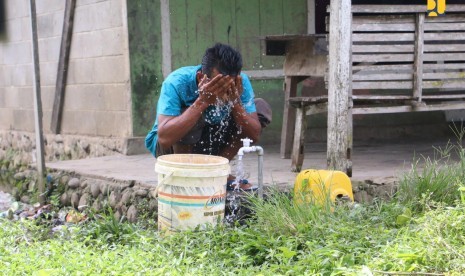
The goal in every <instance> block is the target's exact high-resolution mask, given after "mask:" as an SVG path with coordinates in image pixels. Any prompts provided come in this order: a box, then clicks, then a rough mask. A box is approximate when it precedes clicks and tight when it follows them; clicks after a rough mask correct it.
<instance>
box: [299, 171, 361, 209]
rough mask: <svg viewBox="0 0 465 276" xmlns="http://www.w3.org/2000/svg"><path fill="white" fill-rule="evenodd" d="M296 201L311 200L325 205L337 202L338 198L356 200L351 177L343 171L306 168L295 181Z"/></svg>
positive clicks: (310, 201)
mask: <svg viewBox="0 0 465 276" xmlns="http://www.w3.org/2000/svg"><path fill="white" fill-rule="evenodd" d="M294 195H295V197H294V198H295V200H296V202H302V201H305V202H309V203H315V204H319V205H323V204H325V203H326V202H328V200H327V199H328V198H329V200H330V202H333V203H335V202H336V200H337V199H349V200H350V201H352V202H353V201H354V194H353V192H352V184H351V182H350V178H349V177H348V176H347V175H346V174H345V173H343V172H341V171H330V170H304V171H301V172H300V173H299V174H298V175H297V177H296V179H295V183H294Z"/></svg>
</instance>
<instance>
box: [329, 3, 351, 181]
mask: <svg viewBox="0 0 465 276" xmlns="http://www.w3.org/2000/svg"><path fill="white" fill-rule="evenodd" d="M351 25H352V11H351V0H331V6H330V24H329V71H328V138H327V139H328V149H327V166H328V169H335V170H341V171H343V172H346V173H347V174H348V175H349V176H351V175H352V162H351V160H350V159H351V153H352V104H351V103H352V85H351V77H352V74H351V70H352V64H351V63H352V59H351V31H352V30H351Z"/></svg>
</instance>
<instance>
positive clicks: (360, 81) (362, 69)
mask: <svg viewBox="0 0 465 276" xmlns="http://www.w3.org/2000/svg"><path fill="white" fill-rule="evenodd" d="M333 2H337V1H333ZM342 2H346V1H342ZM349 3H350V1H349ZM331 5H333V3H331ZM336 5H338V6H339V7H338V8H341V6H340V5H343V4H340V3H339V4H336ZM425 9H426V7H425V5H402V6H396V5H389V6H385V5H353V6H352V9H351V16H350V18H347V17H346V18H347V20H349V22H350V21H351V24H350V32H349V33H350V38H349V39H350V44H349V45H350V47H349V48H350V52H349V55H350V61H349V66H350V67H349V70H348V71H349V76H348V78H349V80H350V82H349V87H348V89H347V90H345V91H344V88H341V89H340V91H339V90H338V89H339V88H338V87H337V86H338V85H339V83H338V81H339V80H338V79H337V78H338V76H337V74H338V69H336V68H334V66H336V67H338V68H341V66H342V67H343V66H344V64H342V63H343V60H342V61H338V60H337V59H338V58H335V59H333V62H332V63H331V54H332V53H331V43H332V42H333V41H331V31H332V30H333V29H332V28H331V27H332V26H330V28H329V29H330V41H329V49H330V50H329V55H330V57H329V59H330V63H329V65H328V68H329V74H331V72H332V73H333V78H332V79H331V76H330V77H329V81H330V82H331V81H332V83H328V85H333V87H332V91H334V92H331V91H330V94H329V95H328V96H329V97H293V98H290V99H289V104H290V105H291V106H293V107H295V108H296V121H295V132H294V142H293V147H292V154H291V158H292V164H291V170H293V171H300V169H301V167H302V163H303V158H304V138H305V129H306V115H312V114H316V113H322V112H328V167H331V166H333V167H334V164H335V162H334V160H331V159H334V156H336V157H337V158H342V159H344V158H345V159H346V160H343V161H344V162H342V163H339V165H338V166H337V165H336V166H335V167H336V169H340V170H343V171H346V173H348V174H349V175H351V174H352V162H351V155H352V131H353V130H352V115H353V114H376V113H398V112H417V111H434V110H454V109H465V5H448V6H447V11H446V15H445V16H442V17H425V11H426V10H425ZM329 10H330V17H331V16H332V14H333V12H334V10H332V9H329ZM339 12H341V11H340V10H339ZM337 15H338V16H340V15H339V14H337ZM334 22H339V21H337V20H331V19H330V24H333V23H334ZM339 24H340V23H339ZM334 27H335V28H338V30H341V28H340V27H341V26H334ZM334 36H336V38H337V34H335V35H334ZM333 38H334V37H333ZM335 43H338V45H339V46H338V47H342V46H341V43H340V42H338V41H336V42H335ZM338 51H340V50H338ZM335 55H336V54H335ZM338 62H340V63H338ZM335 86H336V87H335ZM341 86H343V85H341ZM330 90H331V89H330ZM362 90H363V91H366V90H369V91H370V93H369V94H368V95H367V94H363V93H360V91H362ZM331 93H333V94H331ZM342 93H346V95H344V96H341V94H342ZM331 97H333V98H331ZM338 97H339V98H338ZM341 97H342V98H341ZM334 113H337V114H336V115H335V114H334ZM334 116H339V117H338V119H339V121H337V120H336V121H337V122H334V120H335V118H334ZM341 118H342V120H341ZM331 120H333V123H331ZM331 124H332V125H331ZM341 125H342V129H343V130H344V131H345V130H346V132H345V133H343V134H342V135H343V137H342V138H341V137H338V138H337V139H339V140H338V141H330V140H331V139H333V138H334V137H335V136H337V135H339V133H338V130H337V129H336V127H334V126H338V127H339V126H341ZM330 128H333V129H330ZM333 140H334V139H333ZM341 141H342V142H341ZM337 143H339V144H340V143H346V145H343V147H342V150H341V148H337V149H334V148H330V147H332V146H333V147H337V146H334V145H335V144H337ZM331 153H332V156H330V155H331ZM334 153H336V154H334ZM341 164H342V165H341ZM341 166H342V168H341Z"/></svg>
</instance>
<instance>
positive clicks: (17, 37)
mask: <svg viewBox="0 0 465 276" xmlns="http://www.w3.org/2000/svg"><path fill="white" fill-rule="evenodd" d="M5 2H6V3H5V8H6V14H5V15H6V37H5V38H3V39H2V40H0V130H13V131H34V112H33V88H32V72H33V66H32V49H31V47H32V46H31V45H32V44H31V25H30V12H29V0H14V1H13V0H7V1H5ZM36 5H37V24H38V37H39V56H40V70H41V73H40V78H41V88H42V106H43V111H44V117H43V125H44V131H45V133H50V131H49V129H50V122H51V115H52V107H53V101H54V94H55V83H56V77H57V75H56V74H57V66H58V58H59V53H60V44H61V33H62V28H63V17H64V8H65V1H64V0H38V1H36ZM127 39H128V35H127V12H126V1H125V0H79V1H77V3H76V9H75V15H74V28H73V37H72V44H71V53H70V61H69V70H68V75H67V86H66V95H65V100H64V109H63V117H62V127H61V129H62V133H63V134H65V135H66V134H73V135H89V136H103V137H110V136H111V137H130V136H132V123H131V121H132V120H131V100H130V97H131V96H130V93H131V92H130V79H129V56H128V42H127Z"/></svg>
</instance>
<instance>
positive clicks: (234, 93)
mask: <svg viewBox="0 0 465 276" xmlns="http://www.w3.org/2000/svg"><path fill="white" fill-rule="evenodd" d="M243 90H244V89H243V88H242V78H241V76H240V75H239V76H236V77H235V78H234V82H233V83H232V85H231V88H230V89H229V90H228V98H229V101H231V102H232V104H233V105H236V104H240V103H241V96H242V92H243Z"/></svg>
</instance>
